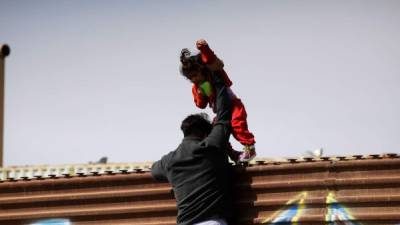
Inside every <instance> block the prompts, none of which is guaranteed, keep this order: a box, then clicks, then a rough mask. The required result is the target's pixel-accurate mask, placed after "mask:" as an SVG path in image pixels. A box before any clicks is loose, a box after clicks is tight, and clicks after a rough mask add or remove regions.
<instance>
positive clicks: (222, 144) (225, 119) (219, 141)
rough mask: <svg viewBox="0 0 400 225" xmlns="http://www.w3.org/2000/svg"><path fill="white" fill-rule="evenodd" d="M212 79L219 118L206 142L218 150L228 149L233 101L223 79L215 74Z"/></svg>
mask: <svg viewBox="0 0 400 225" xmlns="http://www.w3.org/2000/svg"><path fill="white" fill-rule="evenodd" d="M212 78H213V79H214V87H215V94H216V107H217V117H216V121H215V124H214V127H213V129H212V131H211V133H210V134H209V135H208V137H206V138H205V141H206V142H207V143H208V144H209V145H212V146H215V147H217V148H226V146H227V144H228V140H229V135H230V134H231V119H232V101H231V99H230V97H229V94H228V92H227V87H226V85H225V83H224V82H223V81H222V79H221V78H220V77H219V76H216V75H214V74H213V75H212Z"/></svg>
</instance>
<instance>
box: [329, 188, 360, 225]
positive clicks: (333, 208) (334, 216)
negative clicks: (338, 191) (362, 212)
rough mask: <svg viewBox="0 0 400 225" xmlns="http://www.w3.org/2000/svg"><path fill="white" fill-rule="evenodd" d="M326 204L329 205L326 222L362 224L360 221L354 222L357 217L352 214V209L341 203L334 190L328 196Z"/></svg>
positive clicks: (348, 224) (351, 224)
mask: <svg viewBox="0 0 400 225" xmlns="http://www.w3.org/2000/svg"><path fill="white" fill-rule="evenodd" d="M326 205H327V207H328V211H327V213H326V215H325V221H326V222H330V224H332V225H341V224H344V225H361V224H360V223H356V222H353V221H354V220H355V218H354V217H353V216H352V215H351V213H350V210H349V209H347V208H346V207H345V206H344V205H342V204H340V203H339V202H338V201H337V200H336V199H335V195H334V194H333V193H332V192H330V193H329V194H328V196H326Z"/></svg>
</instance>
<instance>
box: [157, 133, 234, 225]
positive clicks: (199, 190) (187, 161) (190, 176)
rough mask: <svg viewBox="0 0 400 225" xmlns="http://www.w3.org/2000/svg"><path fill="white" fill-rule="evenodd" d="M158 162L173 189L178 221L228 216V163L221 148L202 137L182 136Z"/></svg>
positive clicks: (180, 222) (181, 222)
mask: <svg viewBox="0 0 400 225" xmlns="http://www.w3.org/2000/svg"><path fill="white" fill-rule="evenodd" d="M162 162H163V163H165V165H164V166H165V169H166V171H167V174H166V175H167V178H168V181H169V182H170V183H171V185H172V187H173V189H174V194H175V198H176V201H177V207H178V218H177V222H178V224H193V223H194V222H199V221H203V220H206V219H212V218H228V217H229V213H230V212H231V210H230V209H229V208H228V206H230V205H231V204H230V203H229V202H228V201H229V199H230V198H229V163H228V159H227V155H226V153H225V152H223V151H222V150H221V149H216V148H215V147H213V146H211V145H209V144H208V143H207V141H206V140H205V141H201V139H200V138H196V137H186V138H184V139H183V141H182V143H181V144H180V145H179V147H178V148H177V150H175V151H173V152H170V153H169V154H168V155H166V156H164V157H163V159H162Z"/></svg>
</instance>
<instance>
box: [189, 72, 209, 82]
mask: <svg viewBox="0 0 400 225" xmlns="http://www.w3.org/2000/svg"><path fill="white" fill-rule="evenodd" d="M191 75H192V76H191V78H190V81H192V83H194V84H202V83H203V82H204V81H206V77H205V76H204V75H203V74H202V73H201V72H200V71H194V72H192V74H191Z"/></svg>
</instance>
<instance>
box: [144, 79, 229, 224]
mask: <svg viewBox="0 0 400 225" xmlns="http://www.w3.org/2000/svg"><path fill="white" fill-rule="evenodd" d="M213 78H214V79H215V80H214V82H215V89H216V108H217V117H216V118H217V119H216V122H215V123H214V124H213V125H211V123H210V121H208V120H207V119H205V118H204V117H202V116H201V115H190V116H188V117H186V119H184V120H183V121H182V125H181V129H182V131H183V133H184V136H185V138H184V139H183V141H182V143H181V144H180V145H179V147H178V148H177V149H176V150H175V151H173V152H170V153H169V154H167V155H165V156H163V157H162V159H161V160H159V161H157V162H155V163H154V164H153V166H152V169H151V172H152V175H153V177H154V178H155V179H157V180H168V181H169V183H170V184H171V185H172V188H173V190H174V193H175V198H176V200H177V207H178V218H177V222H178V224H179V225H192V224H194V223H197V222H204V221H207V220H213V219H215V220H220V219H222V220H223V219H228V218H229V217H230V215H229V213H230V212H231V210H230V207H231V204H230V203H229V202H228V201H229V200H230V199H231V198H230V188H229V187H230V182H229V177H230V176H229V171H228V170H229V168H230V166H229V164H228V158H227V154H226V153H227V146H228V140H229V135H230V133H231V127H230V124H231V123H230V121H231V116H232V102H231V101H230V98H229V95H228V92H227V88H226V86H225V84H224V83H223V81H222V80H221V79H220V78H219V77H218V76H213Z"/></svg>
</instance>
